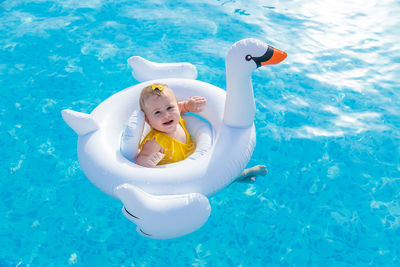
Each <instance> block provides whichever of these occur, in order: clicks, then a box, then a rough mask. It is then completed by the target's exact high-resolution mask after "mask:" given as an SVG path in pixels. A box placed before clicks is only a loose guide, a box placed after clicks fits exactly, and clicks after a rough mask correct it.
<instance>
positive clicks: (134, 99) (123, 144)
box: [62, 39, 286, 239]
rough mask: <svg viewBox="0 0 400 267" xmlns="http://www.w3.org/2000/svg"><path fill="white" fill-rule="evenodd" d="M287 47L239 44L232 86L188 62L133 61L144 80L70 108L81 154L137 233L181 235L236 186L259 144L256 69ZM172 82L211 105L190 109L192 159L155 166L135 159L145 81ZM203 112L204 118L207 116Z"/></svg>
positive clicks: (229, 78) (232, 56) (182, 93)
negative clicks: (213, 199)
mask: <svg viewBox="0 0 400 267" xmlns="http://www.w3.org/2000/svg"><path fill="white" fill-rule="evenodd" d="M285 58H286V53H284V52H282V51H280V50H277V49H275V48H273V47H271V46H269V45H266V44H264V43H263V42H261V41H259V40H256V39H244V40H241V41H239V42H237V43H235V44H234V45H233V46H232V47H231V49H230V50H229V52H228V54H227V57H226V87H227V90H226V92H225V91H224V90H222V89H220V88H218V87H215V86H213V85H210V84H207V83H204V82H200V81H197V80H195V79H196V77H197V71H196V68H195V67H194V66H193V65H191V64H189V63H153V62H150V61H147V60H145V59H143V58H141V57H131V58H130V59H129V60H128V63H129V65H130V66H131V67H132V69H133V72H132V74H133V76H134V77H135V78H136V79H137V80H138V81H139V82H141V83H140V84H138V85H135V86H132V87H129V88H127V89H125V90H122V91H121V92H118V93H116V94H114V95H113V96H111V97H110V98H108V99H106V100H105V101H104V102H102V103H101V104H100V105H99V106H98V107H96V108H95V109H94V110H93V111H92V112H91V113H90V114H85V113H81V112H76V111H72V110H69V109H65V110H63V111H62V117H63V119H64V121H65V122H66V123H67V124H68V125H69V126H70V127H71V128H72V129H73V130H74V131H75V132H76V133H77V134H78V136H79V137H78V158H79V163H80V166H81V169H82V171H83V172H84V173H85V175H86V176H87V177H88V179H89V180H90V181H91V182H92V183H93V184H95V185H96V186H97V187H98V188H99V189H101V190H102V191H103V192H105V193H107V194H108V195H110V196H112V197H114V198H117V199H120V200H121V201H122V202H123V207H122V212H123V214H124V215H125V216H126V217H127V218H128V219H130V220H131V221H132V222H134V223H135V224H136V225H137V231H138V233H140V234H142V235H144V236H147V237H150V238H156V239H166V238H174V237H178V236H182V235H185V234H188V233H191V232H193V231H195V230H196V229H198V228H200V227H201V226H202V225H203V224H204V223H205V222H206V221H207V219H208V217H209V215H210V211H211V207H210V203H209V201H208V198H207V196H210V195H212V194H214V193H216V192H217V191H219V190H221V189H222V188H224V187H226V186H227V185H229V184H230V183H231V182H233V181H234V180H235V178H236V177H238V176H239V175H240V173H241V172H242V171H243V169H244V168H245V167H246V165H247V163H248V161H249V160H250V157H251V155H252V153H253V149H254V146H255V141H256V136H255V128H254V124H253V121H254V114H255V110H256V108H255V103H254V96H253V88H252V82H251V73H252V72H253V71H254V70H255V69H256V68H258V67H261V66H263V65H268V64H277V63H279V62H281V61H283V60H284V59H285ZM154 82H159V83H165V84H168V85H169V87H171V88H172V89H173V90H174V92H175V94H176V96H177V98H178V100H183V99H186V98H188V97H190V96H194V95H200V96H204V97H206V99H207V106H206V107H205V108H204V109H203V111H202V112H200V113H198V114H197V116H190V115H184V116H186V117H185V120H186V121H187V128H188V131H189V132H190V134H191V136H192V137H193V139H194V140H195V142H196V151H195V152H194V153H193V154H192V155H191V156H190V157H188V158H187V159H185V160H183V161H181V162H177V163H173V164H168V165H161V166H157V167H156V168H144V167H141V166H139V165H137V164H135V163H134V161H135V160H134V159H135V156H136V151H137V147H138V144H139V142H140V138H141V136H142V135H143V125H144V118H143V113H142V112H141V111H140V108H139V103H138V102H139V101H138V99H139V95H140V92H141V90H142V88H143V87H145V86H147V85H149V84H152V83H154ZM198 117H202V118H203V119H205V120H206V121H207V122H205V121H204V120H202V119H199V118H198Z"/></svg>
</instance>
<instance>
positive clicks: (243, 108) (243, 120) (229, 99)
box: [224, 68, 256, 128]
mask: <svg viewBox="0 0 400 267" xmlns="http://www.w3.org/2000/svg"><path fill="white" fill-rule="evenodd" d="M255 110H256V107H255V103H254V94H253V86H252V82H251V73H246V72H238V71H237V70H236V71H235V69H231V68H227V69H226V100H225V113H224V123H225V124H226V125H228V126H232V127H239V128H247V127H250V126H252V125H253V121H254V114H255Z"/></svg>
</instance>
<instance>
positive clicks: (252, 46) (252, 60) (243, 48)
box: [226, 38, 287, 74]
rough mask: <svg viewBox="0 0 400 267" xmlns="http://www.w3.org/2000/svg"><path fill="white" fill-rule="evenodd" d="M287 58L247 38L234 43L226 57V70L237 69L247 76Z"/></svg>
mask: <svg viewBox="0 0 400 267" xmlns="http://www.w3.org/2000/svg"><path fill="white" fill-rule="evenodd" d="M286 57H287V54H286V53H285V52H283V51H280V50H278V49H276V48H274V47H272V46H270V45H267V44H265V43H264V42H262V41H260V40H257V39H253V38H248V39H243V40H240V41H238V42H236V43H235V44H234V45H233V46H232V47H231V49H230V50H229V51H228V54H227V56H226V68H227V69H230V68H235V69H237V68H239V69H240V72H242V73H245V74H249V73H251V72H253V71H254V70H255V69H257V68H259V67H261V66H264V65H272V64H278V63H280V62H282V61H283V60H284V59H285V58H286Z"/></svg>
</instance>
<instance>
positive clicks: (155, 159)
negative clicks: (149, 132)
mask: <svg viewBox="0 0 400 267" xmlns="http://www.w3.org/2000/svg"><path fill="white" fill-rule="evenodd" d="M164 157H165V154H163V153H161V152H155V153H153V154H151V155H150V156H148V157H147V158H146V159H145V160H144V162H143V166H144V167H148V168H153V167H155V166H157V164H158V163H159V162H160V161H161V160H162V159H163V158H164Z"/></svg>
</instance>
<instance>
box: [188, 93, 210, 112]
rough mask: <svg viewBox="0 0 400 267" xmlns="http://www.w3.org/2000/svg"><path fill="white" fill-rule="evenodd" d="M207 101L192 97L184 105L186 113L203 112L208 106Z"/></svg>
mask: <svg viewBox="0 0 400 267" xmlns="http://www.w3.org/2000/svg"><path fill="white" fill-rule="evenodd" d="M206 102H207V101H206V99H205V98H204V97H201V96H192V97H191V98H189V99H188V100H186V101H185V102H184V103H183V106H184V110H185V112H201V111H202V110H203V107H204V106H205V105H206Z"/></svg>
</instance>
